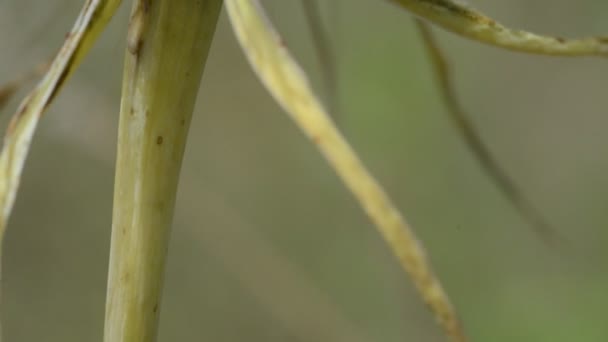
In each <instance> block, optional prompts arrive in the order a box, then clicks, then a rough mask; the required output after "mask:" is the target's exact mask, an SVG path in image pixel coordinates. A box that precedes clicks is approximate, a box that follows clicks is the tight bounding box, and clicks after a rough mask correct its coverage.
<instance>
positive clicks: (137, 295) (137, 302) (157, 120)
mask: <svg viewBox="0 0 608 342" xmlns="http://www.w3.org/2000/svg"><path fill="white" fill-rule="evenodd" d="M221 3H222V2H221V0H138V1H136V3H135V5H134V8H133V12H132V15H131V22H130V26H129V36H128V39H127V42H128V52H127V54H126V61H125V67H124V79H123V92H122V102H121V109H120V127H119V137H118V155H117V162H116V163H117V164H116V180H115V192H114V213H113V223H112V245H111V251H110V269H109V277H108V294H107V302H106V322H105V333H104V341H106V342H149V341H154V340H155V339H156V335H157V325H158V316H159V311H160V301H161V292H162V287H163V277H164V265H165V259H166V255H167V248H168V242H169V235H170V227H171V221H172V217H173V210H174V204H175V196H176V191H177V185H178V179H179V173H180V167H181V161H182V156H183V152H184V147H185V143H186V137H187V133H188V126H189V124H190V118H191V115H192V110H193V107H194V103H195V100H196V95H197V93H198V88H199V83H200V80H201V75H202V73H203V69H204V65H205V60H206V58H207V54H208V51H209V47H210V44H211V40H212V38H213V33H214V30H215V26H216V22H217V18H218V14H219V11H220V7H221Z"/></svg>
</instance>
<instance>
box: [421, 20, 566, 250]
mask: <svg viewBox="0 0 608 342" xmlns="http://www.w3.org/2000/svg"><path fill="white" fill-rule="evenodd" d="M416 26H417V28H418V31H419V32H420V35H421V38H422V41H423V42H424V45H425V48H426V51H427V53H428V55H429V57H430V62H431V65H432V67H433V69H434V72H435V76H436V78H437V80H438V84H439V89H440V91H441V97H442V98H443V101H444V102H445V105H446V109H447V111H448V114H449V116H450V119H452V122H453V123H454V125H455V126H456V128H457V129H458V132H459V133H460V135H461V136H462V138H463V139H464V141H465V142H466V144H467V146H468V147H469V148H470V149H471V152H473V155H474V156H475V158H476V159H477V161H478V162H479V163H480V165H481V167H482V168H483V169H484V171H485V172H486V174H488V176H489V177H490V178H491V179H492V181H493V182H494V183H495V184H496V186H497V187H498V189H499V190H500V191H501V192H502V193H503V195H504V196H505V197H506V198H507V200H508V201H509V202H510V203H511V204H512V205H513V206H514V207H515V209H516V210H517V211H518V212H519V213H520V214H521V215H522V217H523V218H524V219H526V220H528V221H529V222H530V224H531V225H532V228H533V229H534V230H535V231H536V233H537V234H538V235H539V236H541V238H543V240H544V241H545V242H550V241H555V240H556V239H557V231H556V229H555V228H554V227H552V226H551V225H550V224H549V223H548V221H547V220H546V219H545V218H544V217H543V215H542V214H541V213H540V212H539V211H538V210H537V209H536V208H535V207H534V205H533V204H532V203H531V202H530V200H528V198H527V197H526V196H525V195H524V194H523V192H522V191H521V190H520V189H519V188H518V187H517V185H515V182H514V181H513V180H512V179H511V178H510V177H509V176H508V175H507V173H506V172H505V171H504V170H503V168H502V167H501V166H500V163H499V162H498V161H497V160H496V158H494V156H493V155H492V153H491V152H490V149H489V148H488V147H487V146H486V144H485V143H484V142H483V139H482V138H481V136H480V135H479V133H478V131H477V129H476V128H475V124H474V123H473V122H472V121H471V119H470V118H469V117H468V116H467V114H466V113H465V111H464V110H463V109H462V106H461V105H460V103H459V102H458V96H457V95H456V91H455V88H454V85H453V83H452V77H451V72H450V68H449V65H448V62H447V60H446V58H445V56H444V54H443V53H442V52H441V49H440V47H439V45H438V44H437V42H436V40H435V37H434V36H433V33H432V32H431V28H430V27H429V26H428V25H427V24H426V23H424V22H423V21H421V20H419V19H416Z"/></svg>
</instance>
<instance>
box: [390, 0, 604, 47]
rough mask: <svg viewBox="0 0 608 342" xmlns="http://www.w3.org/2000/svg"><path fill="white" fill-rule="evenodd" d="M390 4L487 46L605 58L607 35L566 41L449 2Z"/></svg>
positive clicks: (421, 0)
mask: <svg viewBox="0 0 608 342" xmlns="http://www.w3.org/2000/svg"><path fill="white" fill-rule="evenodd" d="M390 1H391V2H393V3H396V4H398V5H401V7H403V8H405V9H406V10H408V11H409V12H411V13H413V14H415V15H417V16H419V17H421V18H422V19H425V20H428V21H429V22H431V23H433V24H435V25H438V26H440V27H442V28H444V29H446V30H448V31H452V32H454V33H456V34H459V35H461V36H464V37H467V38H470V39H473V40H477V41H480V42H483V43H486V44H489V45H494V46H498V47H502V48H505V49H509V50H515V51H521V52H528V53H534V54H544V55H558V56H585V55H597V56H604V57H608V36H605V37H587V38H580V39H566V38H561V37H551V36H543V35H538V34H534V33H530V32H527V31H522V30H515V29H511V28H508V27H505V26H503V25H502V24H500V23H498V22H497V21H495V20H494V19H492V18H489V17H487V16H485V15H484V14H482V13H481V12H479V11H476V10H475V9H473V8H470V7H468V6H465V5H462V4H459V3H456V2H454V1H451V0H390Z"/></svg>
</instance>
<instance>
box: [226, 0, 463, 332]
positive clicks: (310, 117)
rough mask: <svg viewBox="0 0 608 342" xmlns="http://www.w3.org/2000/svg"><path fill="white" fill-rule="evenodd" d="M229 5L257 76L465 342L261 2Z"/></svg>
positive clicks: (412, 245) (385, 200) (410, 237)
mask: <svg viewBox="0 0 608 342" xmlns="http://www.w3.org/2000/svg"><path fill="white" fill-rule="evenodd" d="M225 3H226V8H227V9H228V14H229V17H230V20H231V22H232V26H233V28H234V30H235V32H236V35H237V37H238V39H239V41H240V43H241V45H242V47H243V50H244V51H245V54H246V55H247V58H248V59H249V62H250V63H251V65H252V67H253V69H254V70H255V71H256V73H257V74H258V76H259V78H260V79H261V80H262V82H263V83H264V85H265V86H266V87H267V88H268V90H269V91H270V92H271V94H272V95H273V96H274V98H275V99H276V100H277V101H278V102H279V103H280V104H281V106H282V107H283V108H284V109H285V110H286V111H287V112H288V113H289V114H290V115H291V117H292V118H293V119H294V121H295V122H296V123H297V124H298V126H300V128H301V129H302V130H303V131H304V132H305V133H306V134H307V135H308V137H309V138H310V139H311V140H312V141H313V142H314V144H315V145H316V146H317V147H318V148H319V150H320V151H321V152H322V153H323V155H324V156H325V157H326V158H327V160H328V161H329V163H330V164H331V166H332V167H333V168H334V170H335V171H336V173H337V174H338V176H339V177H340V178H341V179H342V180H343V181H344V183H345V185H346V186H347V187H348V189H349V190H350V191H351V192H352V193H353V194H354V196H355V197H356V199H357V200H358V201H359V203H360V205H361V206H362V207H363V209H364V210H365V212H366V213H367V215H368V216H369V217H370V218H371V220H372V221H373V223H374V224H375V226H376V227H377V229H378V231H379V232H380V234H381V235H382V236H383V237H384V239H385V240H386V242H387V243H388V245H389V246H390V248H391V250H392V251H393V252H394V253H395V255H396V256H397V258H398V259H399V262H400V263H401V266H402V267H403V268H404V269H405V270H406V271H407V272H408V273H409V274H410V276H411V278H412V281H413V282H414V284H415V285H416V288H417V289H418V291H419V293H420V296H421V297H422V298H423V299H424V300H425V302H426V303H427V304H428V305H429V307H430V308H431V310H432V312H433V314H434V315H435V317H436V318H437V320H438V321H439V323H440V324H441V326H442V328H443V329H444V331H445V333H446V335H447V336H448V337H449V338H450V339H451V340H452V341H454V342H463V341H466V337H465V335H464V332H463V329H462V327H461V325H460V322H459V320H458V318H457V315H456V312H455V311H454V309H453V307H452V305H451V303H450V300H449V298H448V297H447V295H446V293H445V292H444V290H443V288H442V286H441V283H440V282H439V279H438V278H437V277H436V276H435V275H434V272H433V271H432V269H431V265H430V263H429V262H428V260H427V258H426V255H425V252H424V248H423V247H422V244H421V243H420V242H419V241H418V239H417V238H416V236H415V234H414V231H413V230H412V229H411V227H410V226H409V225H408V224H407V223H406V221H405V220H404V219H403V218H402V216H401V214H400V213H399V211H398V210H397V208H396V207H395V206H394V205H393V204H392V202H391V200H390V199H389V197H388V196H387V195H386V193H385V192H384V190H383V189H382V187H381V186H380V185H379V184H378V182H377V181H376V180H375V179H374V178H373V176H372V175H371V174H370V173H369V172H368V171H367V169H366V168H365V166H364V165H363V164H362V163H361V161H360V160H359V158H358V157H357V155H356V154H355V152H354V151H353V150H352V148H351V147H350V146H349V145H348V143H347V142H346V140H345V139H344V137H343V136H342V135H341V134H340V132H339V131H338V130H337V128H336V127H335V125H334V124H333V122H332V121H331V119H330V117H329V115H328V114H327V112H326V111H325V109H324V108H323V106H322V105H321V104H320V102H319V100H318V99H317V97H316V96H315V94H314V93H313V91H312V89H311V88H310V86H309V83H308V80H307V78H306V76H305V74H304V73H303V71H302V70H301V69H300V67H299V66H298V64H297V63H296V62H295V60H294V59H293V58H292V57H291V55H290V54H289V52H288V51H287V49H286V48H285V46H284V44H283V43H282V41H281V39H280V38H279V36H278V34H277V33H276V32H275V30H274V28H273V27H272V25H271V23H270V22H269V21H268V19H267V18H266V17H265V15H264V12H263V10H262V8H261V6H260V4H259V3H258V2H257V1H254V0H226V1H225Z"/></svg>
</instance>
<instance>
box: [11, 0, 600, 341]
mask: <svg viewBox="0 0 608 342" xmlns="http://www.w3.org/2000/svg"><path fill="white" fill-rule="evenodd" d="M82 2H83V1H80V0H55V1H40V0H2V1H1V2H0V82H3V81H6V80H9V79H11V78H13V77H16V76H18V75H20V74H21V73H23V72H24V71H25V70H27V69H28V68H30V67H32V66H33V65H36V64H37V63H39V62H40V61H42V60H44V59H46V58H48V57H50V56H52V54H53V53H54V52H55V51H56V50H57V48H58V47H59V46H60V44H61V42H62V41H63V39H64V35H65V33H66V32H67V31H68V30H69V28H70V27H71V25H72V23H73V21H74V19H75V18H76V15H77V13H78V11H79V10H80V7H81V6H82ZM263 3H264V5H265V6H267V8H268V11H269V13H270V15H271V17H272V19H273V20H274V21H275V22H276V24H277V26H278V27H279V30H280V31H281V32H282V34H284V36H285V40H286V42H287V45H288V46H289V47H290V48H291V49H292V51H293V52H294V53H295V54H296V55H297V57H298V59H299V60H300V61H301V62H302V63H303V65H304V66H305V67H306V69H307V70H308V71H309V72H310V74H311V77H312V79H313V82H314V84H315V85H316V86H317V89H323V87H322V84H321V83H322V82H321V80H322V77H320V72H319V65H318V63H317V61H316V60H315V53H314V51H313V48H312V46H313V45H312V43H311V38H310V32H309V30H308V28H307V26H306V22H305V20H304V16H303V14H302V7H301V6H300V3H299V2H298V1H294V0H291V1H278V0H274V1H272V0H266V1H263ZM471 3H473V4H474V5H475V6H477V7H479V8H481V9H483V10H484V11H486V12H487V13H488V14H490V15H492V16H494V17H496V18H497V19H499V20H500V21H502V22H504V23H507V24H509V25H511V26H514V27H521V28H527V29H530V30H534V31H537V32H543V33H552V34H556V35H561V36H582V35H592V34H601V33H604V34H606V32H608V15H607V13H608V2H606V1H602V0H581V1H577V2H572V1H567V0H552V1H549V0H545V1H535V2H530V1H526V0H508V1H507V0H503V1H481V0H476V1H474V2H473V1H471ZM320 4H321V7H322V9H323V11H324V19H325V20H326V23H327V28H328V30H329V31H330V36H331V42H332V45H333V47H334V49H335V51H336V54H337V61H338V62H337V63H338V64H339V70H338V74H339V95H340V96H339V98H340V109H341V111H340V115H339V116H338V123H339V126H340V127H341V128H342V130H343V131H344V133H345V134H346V136H347V137H348V138H349V140H350V141H351V142H352V144H353V145H354V146H355V148H356V149H357V150H358V151H359V153H360V154H361V157H362V158H363V160H364V161H365V162H366V164H367V165H368V166H369V167H370V168H371V170H372V171H373V173H374V174H375V175H376V176H377V177H378V178H379V180H380V181H381V182H382V183H383V184H384V185H385V186H386V189H387V191H388V192H389V193H390V195H391V196H392V197H393V198H394V200H395V201H396V203H397V204H398V205H399V207H400V208H401V209H402V210H403V211H404V212H405V215H406V217H407V218H408V220H409V221H410V222H411V223H412V224H413V225H414V226H415V228H416V230H417V232H418V234H419V235H420V237H421V239H422V240H423V241H424V243H425V244H426V247H427V249H428V251H429V254H430V256H431V259H432V261H433V263H434V265H435V266H436V268H437V271H438V273H439V275H440V276H441V278H442V279H443V281H444V285H445V287H446V288H447V291H448V293H449V294H450V295H451V297H452V299H453V301H454V303H455V305H456V307H457V309H458V310H459V311H460V314H461V315H462V318H463V321H464V323H465V326H466V329H467V331H468V333H469V335H470V337H471V340H472V341H492V342H494V341H496V342H499V341H597V342H602V341H608V318H607V317H606V310H605V308H606V307H607V306H608V291H607V289H608V266H607V264H606V260H608V249H607V247H608V231H607V230H606V226H607V224H608V177H607V176H606V175H607V174H608V158H606V154H605V150H606V146H608V135H607V134H606V133H605V132H606V127H608V117H607V116H606V114H607V112H606V110H607V108H608V96H606V89H607V88H606V87H607V84H608V64H607V61H606V60H605V59H600V58H582V59H569V58H551V57H539V56H529V55H522V54H517V53H513V52H508V51H503V50H499V49H495V48H491V47H487V46H482V45H480V44H477V43H474V42H470V41H467V40H464V39H462V38H460V37H457V36H454V35H452V34H449V33H444V32H439V36H440V40H441V44H442V46H443V47H444V48H445V49H446V51H449V55H450V61H451V63H452V65H453V67H454V69H455V74H456V77H457V84H458V92H459V95H460V97H461V100H462V101H463V103H464V105H465V107H466V108H467V110H468V111H469V113H470V115H471V116H472V117H473V118H474V121H475V122H476V124H477V125H478V127H479V129H480V131H481V134H482V136H483V137H484V139H485V140H486V142H487V144H488V145H489V146H490V147H491V149H492V151H493V152H494V153H495V154H496V155H497V156H498V158H499V160H500V161H501V162H502V164H503V165H504V167H505V169H506V170H507V171H508V173H509V174H510V175H511V176H512V177H513V178H514V179H515V180H516V182H517V183H518V184H519V186H520V187H521V188H523V189H525V192H526V194H527V195H528V196H529V197H530V198H531V200H532V201H533V202H534V203H535V204H536V205H537V207H538V208H540V210H542V212H543V213H544V214H545V215H546V216H547V217H548V218H549V219H550V220H551V221H552V222H553V223H554V225H555V226H556V227H557V228H558V229H559V230H560V232H561V233H562V234H563V235H565V236H566V237H567V239H568V240H569V242H570V244H569V245H568V246H562V247H547V246H546V245H545V244H543V243H542V241H540V240H539V239H538V238H537V236H536V235H534V234H533V233H532V230H531V228H530V226H529V225H528V224H527V223H526V222H525V221H523V220H522V219H521V217H520V216H519V215H518V214H517V212H515V211H514V210H513V208H512V207H511V206H510V204H509V203H507V202H506V201H505V200H504V198H503V197H502V196H501V194H500V193H499V192H498V191H497V190H496V187H495V186H494V185H493V184H492V183H491V182H490V181H489V179H488V177H486V175H484V174H483V173H482V172H481V170H480V167H479V165H478V164H477V162H476V161H475V160H474V159H473V158H472V155H471V153H470V152H469V151H468V150H467V148H466V147H465V146H464V145H463V143H462V140H461V139H460V138H459V136H458V134H457V132H456V130H455V129H454V127H452V126H451V124H450V121H449V120H448V118H447V116H446V113H445V110H444V107H443V106H442V102H441V100H440V98H438V91H437V89H436V85H435V83H434V79H433V74H432V72H431V70H430V68H429V67H430V66H429V64H428V62H427V60H426V56H425V53H424V50H423V45H422V44H421V42H420V40H419V38H418V36H417V34H416V32H415V30H414V26H413V25H412V20H411V17H410V16H409V15H408V14H407V13H406V12H404V11H403V10H401V9H398V8H397V7H395V6H392V5H391V4H389V3H388V2H387V1H379V0H376V1H374V0H341V1H338V0H326V1H320ZM129 7H130V2H129V1H127V2H125V4H123V8H122V10H121V13H120V14H119V15H118V16H116V17H115V18H114V19H113V21H112V23H111V26H110V27H109V30H108V31H107V32H106V33H105V34H104V35H103V37H102V38H101V41H100V42H99V44H97V45H96V47H95V48H94V50H93V51H92V53H91V54H90V56H89V58H87V59H86V61H85V62H84V64H83V65H82V67H81V68H80V69H79V70H78V72H77V73H76V74H75V75H74V77H73V79H72V80H71V81H70V82H68V85H67V86H66V87H65V88H64V90H63V92H62V94H61V96H60V97H59V98H58V99H57V101H56V103H55V104H54V105H53V106H52V108H51V109H50V110H49V112H48V113H47V114H46V116H45V117H44V120H43V121H42V123H41V125H40V129H39V132H38V134H37V136H36V140H35V142H34V144H33V149H32V152H31V155H30V158H29V160H28V163H27V165H26V171H25V175H24V178H23V184H22V189H21V193H20V194H19V196H18V200H17V204H16V208H15V211H14V214H13V215H12V218H11V222H10V227H9V231H8V235H7V239H6V241H5V242H4V257H3V272H4V273H3V275H2V276H3V277H2V278H3V279H2V283H3V284H2V288H3V289H2V320H3V334H4V337H5V339H6V341H14V342H19V341H37V340H38V341H40V340H42V341H100V340H101V336H102V331H103V316H104V297H105V286H106V271H107V256H108V248H109V238H110V235H109V233H110V225H111V200H112V190H113V188H112V187H113V176H114V172H113V164H114V155H115V140H116V126H117V112H118V107H119V97H120V79H121V69H122V57H123V50H124V45H125V44H124V43H125V31H126V24H127V17H128V9H129ZM23 94H24V93H22V94H21V95H23ZM17 103H18V99H15V100H14V101H12V102H11V103H10V105H9V107H8V108H7V109H5V110H4V111H3V113H2V117H1V120H2V123H3V125H6V122H7V121H8V118H9V117H10V114H11V111H13V110H14V109H15V107H16V105H17ZM190 133H191V134H190V141H189V143H188V147H187V151H186V156H185V160H184V166H183V171H182V175H183V176H182V180H181V186H180V190H179V195H178V203H177V209H176V216H175V220H174V222H175V224H174V234H173V238H172V242H171V248H170V252H169V254H170V255H169V263H168V268H167V277H166V286H165V293H164V298H163V305H162V314H161V326H160V340H161V341H226V342H230V341H319V342H320V341H328V342H329V341H332V342H338V341H345V342H346V341H348V342H352V341H361V342H393V341H395V342H396V341H428V342H432V341H443V340H444V338H443V337H442V335H441V332H440V331H439V329H438V327H437V326H436V325H435V323H434V321H433V318H432V317H431V315H430V314H429V312H428V311H427V310H426V308H425V307H424V305H423V304H422V303H421V301H420V300H419V299H418V298H417V296H416V294H415V292H414V290H413V288H412V286H411V284H410V283H409V280H408V277H407V276H405V275H404V274H403V273H402V272H401V270H400V268H399V267H398V265H397V263H396V262H395V260H394V258H393V257H392V255H391V254H390V253H388V252H387V251H386V248H385V245H384V243H383V241H382V240H381V239H380V238H379V236H378V234H377V233H376V232H375V231H374V229H373V227H372V226H371V224H370V222H369V221H368V220H367V218H366V217H365V216H364V215H363V214H362V212H361V210H360V208H359V207H358V206H357V204H356V203H355V202H354V200H353V199H352V198H351V196H350V195H349V194H348V193H347V191H346V190H345V189H344V188H343V186H342V185H341V183H340V181H339V180H338V179H337V177H336V176H335V175H334V173H333V172H332V171H331V170H330V169H329V168H328V166H327V165H326V163H325V161H324V160H323V159H322V158H321V157H320V155H319V153H318V152H317V151H316V150H315V149H314V148H313V146H312V145H311V144H310V143H309V142H308V141H307V140H306V139H305V138H304V136H303V135H302V134H301V133H300V131H299V130H298V129H297V127H296V126H295V125H294V124H293V123H292V122H291V121H290V120H289V119H288V118H287V116H286V115H285V114H284V113H283V112H282V111H281V110H280V109H279V108H278V106H277V105H276V104H275V103H274V102H273V100H272V99H271V98H270V97H269V95H268V94H267V93H266V92H265V90H264V89H263V88H262V87H261V85H260V83H259V82H258V81H257V80H256V79H255V77H254V75H253V73H252V72H251V71H250V69H249V67H248V65H247V64H246V62H245V59H244V58H243V56H242V53H241V52H240V51H239V48H238V46H237V45H236V42H235V39H234V37H233V35H232V32H231V29H230V27H229V25H228V21H227V18H226V16H225V14H222V17H221V20H220V23H219V27H218V30H217V35H216V38H215V40H214V43H213V47H212V51H211V54H210V57H209V61H208V64H207V69H206V72H205V76H204V78H203V82H202V87H201V91H200V99H199V101H198V106H197V110H196V113H195V115H194V119H193V123H192V127H191V131H190Z"/></svg>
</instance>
